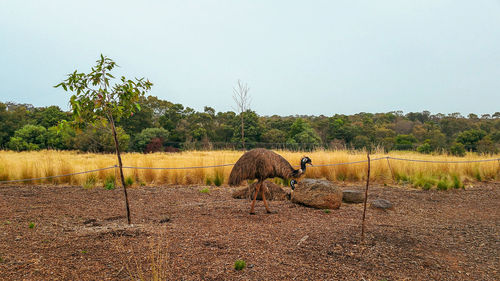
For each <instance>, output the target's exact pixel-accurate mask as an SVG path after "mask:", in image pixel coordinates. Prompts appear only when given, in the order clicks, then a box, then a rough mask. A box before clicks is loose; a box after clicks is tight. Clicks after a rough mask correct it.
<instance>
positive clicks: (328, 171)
mask: <svg viewBox="0 0 500 281" xmlns="http://www.w3.org/2000/svg"><path fill="white" fill-rule="evenodd" d="M276 152H277V153H279V154H281V155H282V156H283V157H285V158H286V159H287V160H288V161H290V163H292V165H297V164H298V163H299V161H300V158H301V157H302V156H304V155H307V156H309V157H310V158H311V159H312V162H313V164H314V165H324V164H335V163H344V162H353V161H362V160H366V153H365V152H362V151H347V150H336V151H314V152H291V151H276ZM242 153H243V152H241V151H187V152H181V153H153V154H140V153H124V154H123V156H122V158H123V165H124V166H135V167H152V168H166V167H168V168H182V167H195V166H210V165H221V164H231V163H235V162H236V161H237V160H238V158H239V157H240V156H241V155H242ZM386 156H392V157H400V158H408V159H421V160H432V161H464V160H482V159H492V158H499V156H500V155H493V156H489V157H486V156H480V155H477V154H472V153H470V154H467V156H466V157H463V158H459V157H453V156H446V155H423V154H418V153H414V152H391V153H389V154H383V153H380V152H377V153H374V154H371V158H372V159H375V158H381V157H386ZM389 162H390V163H388V161H387V159H382V160H378V161H373V162H372V165H371V167H372V169H371V177H370V180H373V181H376V182H379V183H388V184H390V183H395V182H399V183H401V182H406V183H414V182H415V181H416V180H417V179H422V178H423V179H432V181H434V180H435V181H438V180H440V179H442V178H446V177H447V178H449V179H451V177H455V178H458V179H459V180H460V181H461V182H464V181H465V182H468V181H481V180H494V181H496V180H499V179H500V162H499V161H491V162H481V163H460V164H440V163H417V162H407V161H398V160H389ZM115 164H116V156H115V155H113V154H92V153H79V152H75V151H52V150H45V151H32V152H13V151H0V181H1V180H16V179H27V178H38V177H47V176H54V175H62V174H68V173H75V172H81V171H87V170H93V169H98V168H104V167H110V166H113V165H115ZM389 165H390V167H391V168H392V173H391V169H390V168H389ZM231 168H232V167H231V166H226V167H218V168H204V169H178V170H141V169H125V170H124V172H125V177H126V178H127V177H129V178H131V179H132V180H133V182H134V185H162V184H207V183H208V184H212V183H214V182H215V183H217V182H218V181H219V182H222V183H223V184H225V183H227V179H228V178H229V173H230V172H231ZM116 173H117V170H116V169H110V170H105V171H100V172H95V173H92V174H83V175H75V176H69V177H62V178H56V179H44V180H35V181H30V182H25V183H31V184H33V183H36V184H71V185H85V184H86V183H87V185H88V183H91V184H92V185H103V183H104V181H105V179H106V178H107V177H110V176H115V175H116ZM307 177H310V178H325V179H328V180H331V181H341V182H342V181H347V182H356V181H364V180H366V163H359V164H351V165H338V166H323V167H310V168H309V169H308V170H307Z"/></svg>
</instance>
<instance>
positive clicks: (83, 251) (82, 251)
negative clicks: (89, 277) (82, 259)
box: [80, 250, 88, 254]
mask: <svg viewBox="0 0 500 281" xmlns="http://www.w3.org/2000/svg"><path fill="white" fill-rule="evenodd" d="M80 252H81V253H82V254H86V253H88V252H87V250H81V251H80Z"/></svg>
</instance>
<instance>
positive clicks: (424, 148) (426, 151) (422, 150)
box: [417, 142, 432, 154]
mask: <svg viewBox="0 0 500 281" xmlns="http://www.w3.org/2000/svg"><path fill="white" fill-rule="evenodd" d="M417 151H418V152H420V153H424V154H429V153H431V152H432V147H431V145H430V144H429V143H427V142H426V143H423V144H421V145H420V146H419V147H417Z"/></svg>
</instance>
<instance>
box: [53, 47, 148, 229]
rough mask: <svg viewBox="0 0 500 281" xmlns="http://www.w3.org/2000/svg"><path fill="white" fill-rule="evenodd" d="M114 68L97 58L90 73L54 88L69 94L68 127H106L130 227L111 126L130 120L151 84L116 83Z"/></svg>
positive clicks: (71, 76) (73, 76)
mask: <svg viewBox="0 0 500 281" xmlns="http://www.w3.org/2000/svg"><path fill="white" fill-rule="evenodd" d="M115 67H117V64H116V63H115V62H114V61H113V60H112V59H110V58H108V57H106V56H103V55H102V54H101V57H100V59H99V60H97V64H96V66H94V67H92V70H91V72H89V73H79V72H78V71H77V70H75V71H74V72H73V73H70V74H68V78H67V79H66V80H64V81H63V82H61V83H59V84H57V85H56V86H54V87H56V88H57V87H62V88H63V89H64V90H65V91H69V92H72V93H73V95H72V96H71V98H70V105H71V109H72V111H73V116H74V120H73V121H72V122H71V125H72V126H74V127H76V128H83V127H85V126H87V125H89V124H96V123H99V122H101V123H102V124H105V125H108V126H109V127H110V129H111V133H112V134H113V139H114V142H115V151H116V156H117V158H118V166H119V169H120V178H121V182H122V186H123V192H124V195H125V206H126V209H127V221H128V223H129V224H130V208H129V203H128V196H127V185H126V183H125V178H124V176H123V169H122V166H123V165H122V159H121V156H120V146H119V143H118V137H117V133H116V126H115V124H116V122H118V121H120V119H121V118H123V117H126V116H132V115H133V114H134V113H135V112H137V111H139V110H140V109H141V107H140V106H139V98H140V97H143V96H144V95H145V94H146V93H147V92H148V91H149V90H150V89H151V86H153V83H151V82H150V81H149V80H147V79H144V78H140V79H137V78H135V79H134V80H130V79H127V78H125V77H124V76H121V77H120V79H116V78H115V77H114V76H113V75H112V74H111V71H112V70H113V69H114V68H115ZM116 80H118V81H116Z"/></svg>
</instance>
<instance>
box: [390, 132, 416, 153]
mask: <svg viewBox="0 0 500 281" xmlns="http://www.w3.org/2000/svg"><path fill="white" fill-rule="evenodd" d="M415 142H417V139H416V138H415V137H414V136H413V135H397V136H396V140H395V143H394V149H396V150H412V149H413V144H414V143H415Z"/></svg>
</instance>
